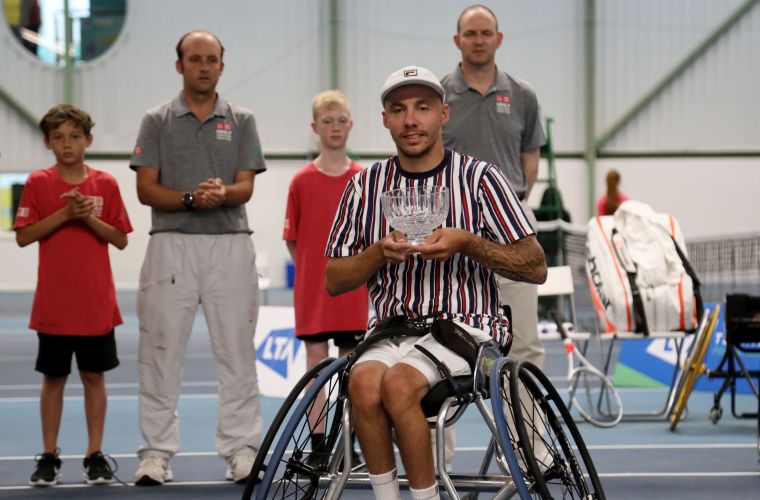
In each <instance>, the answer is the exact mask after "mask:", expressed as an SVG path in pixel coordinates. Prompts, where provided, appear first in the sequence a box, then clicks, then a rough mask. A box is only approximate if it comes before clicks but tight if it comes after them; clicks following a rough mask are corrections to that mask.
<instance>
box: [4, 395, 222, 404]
mask: <svg viewBox="0 0 760 500" xmlns="http://www.w3.org/2000/svg"><path fill="white" fill-rule="evenodd" d="M179 398H180V399H216V398H217V394H216V393H214V394H180V395H179ZM63 400H64V401H84V396H65V397H64V398H63ZM39 401H40V398H39V396H29V397H23V398H0V404H2V403H38V402H39ZM108 401H137V395H136V394H135V395H129V396H108Z"/></svg>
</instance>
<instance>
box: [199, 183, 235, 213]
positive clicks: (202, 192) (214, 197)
mask: <svg viewBox="0 0 760 500" xmlns="http://www.w3.org/2000/svg"><path fill="white" fill-rule="evenodd" d="M195 195H196V197H198V204H199V205H200V206H201V207H202V208H218V207H220V206H221V205H222V204H223V203H224V201H225V200H226V199H227V187H226V186H225V185H224V183H223V182H222V179H220V178H218V177H217V178H216V179H207V180H205V181H204V182H201V183H200V184H198V189H197V190H196V192H195Z"/></svg>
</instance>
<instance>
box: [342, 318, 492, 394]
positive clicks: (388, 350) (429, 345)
mask: <svg viewBox="0 0 760 500" xmlns="http://www.w3.org/2000/svg"><path fill="white" fill-rule="evenodd" d="M457 325H459V326H461V327H462V328H464V329H465V330H467V331H468V332H469V333H470V334H471V335H472V336H473V338H474V339H475V342H477V343H478V344H481V343H483V342H486V341H488V340H491V334H490V333H488V332H485V331H483V330H479V329H477V328H473V327H471V326H469V325H466V324H463V323H460V322H457ZM415 344H416V345H421V346H422V347H424V348H425V349H427V350H428V351H430V353H431V354H432V355H433V356H435V357H436V358H437V359H438V361H440V362H441V363H443V364H444V365H445V366H446V368H448V369H449V371H450V372H451V375H452V376H458V375H469V374H470V365H468V364H467V361H465V360H464V358H463V357H462V356H460V355H459V354H457V353H455V352H454V351H452V350H451V349H449V348H448V347H446V346H444V345H442V344H439V343H438V341H437V340H435V339H434V338H433V335H432V334H430V333H428V334H427V335H425V336H422V337H393V338H387V339H384V340H381V341H379V342H377V343H376V344H375V345H373V346H372V347H370V348H369V349H367V351H366V352H365V353H364V354H362V355H361V357H360V358H359V359H358V360H357V361H356V364H357V365H358V364H361V363H364V362H366V361H379V362H381V363H383V364H384V365H385V366H389V367H390V366H393V365H395V364H397V363H404V364H407V365H409V366H411V367H412V368H414V369H415V370H417V371H419V372H420V373H422V375H424V376H425V378H426V379H427V380H428V383H429V384H430V387H433V386H434V385H435V384H437V383H438V382H440V381H441V380H443V378H444V376H443V374H441V373H440V372H439V371H438V367H436V365H435V363H433V361H432V360H431V359H430V358H428V357H427V356H425V355H424V354H423V353H422V352H421V351H420V350H419V349H416V348H415V347H414V346H415Z"/></svg>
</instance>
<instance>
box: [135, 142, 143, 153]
mask: <svg viewBox="0 0 760 500" xmlns="http://www.w3.org/2000/svg"><path fill="white" fill-rule="evenodd" d="M135 154H136V155H140V154H142V148H141V147H140V145H139V144H138V145H137V146H135Z"/></svg>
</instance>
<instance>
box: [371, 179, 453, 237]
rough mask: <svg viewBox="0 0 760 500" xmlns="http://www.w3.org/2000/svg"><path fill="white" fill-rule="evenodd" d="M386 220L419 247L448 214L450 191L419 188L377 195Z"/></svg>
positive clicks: (434, 187) (443, 187)
mask: <svg viewBox="0 0 760 500" xmlns="http://www.w3.org/2000/svg"><path fill="white" fill-rule="evenodd" d="M380 202H381V204H382V207H383V213H384V214H385V218H386V219H388V223H389V224H390V225H391V227H393V228H394V229H398V230H399V231H402V232H403V233H404V234H405V235H406V239H407V241H408V242H409V243H411V244H412V245H421V244H422V243H423V242H424V241H425V238H427V237H428V235H430V233H432V232H433V230H434V229H435V228H437V227H438V226H440V225H441V224H443V222H444V221H445V220H446V216H447V215H448V214H449V188H447V187H445V186H429V187H426V186H420V187H413V188H403V189H394V190H392V191H386V192H384V193H383V194H381V195H380Z"/></svg>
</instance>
